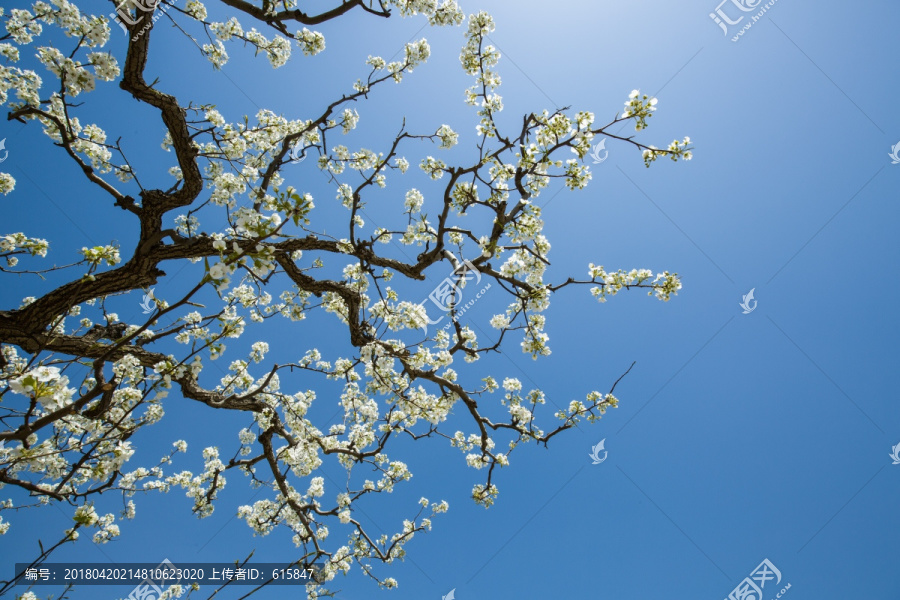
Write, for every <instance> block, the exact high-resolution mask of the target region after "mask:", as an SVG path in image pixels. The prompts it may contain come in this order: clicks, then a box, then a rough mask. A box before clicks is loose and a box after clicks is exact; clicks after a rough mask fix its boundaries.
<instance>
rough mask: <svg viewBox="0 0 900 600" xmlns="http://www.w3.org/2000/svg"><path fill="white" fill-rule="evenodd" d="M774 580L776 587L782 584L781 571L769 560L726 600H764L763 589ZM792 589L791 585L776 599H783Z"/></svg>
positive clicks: (763, 562)
mask: <svg viewBox="0 0 900 600" xmlns="http://www.w3.org/2000/svg"><path fill="white" fill-rule="evenodd" d="M772 580H774V581H775V584H774V585H778V584H780V583H781V571H779V570H778V569H777V568H776V567H775V565H773V564H772V562H771V561H770V560H769V559H768V558H767V559H765V560H763V561H762V562H761V563H759V566H758V567H756V568H755V569H753V572H752V573H750V575H749V576H748V577H745V578H744V580H743V581H742V582H740V583H739V584H738V585H737V587H736V588H734V589H733V590H732V591H731V593H730V594H728V598H726V599H725V600H763V589H764V588H765V587H766V583H768V582H769V581H772ZM790 588H791V584H790V583H789V584H787V585H786V586H784V587H783V588H782V589H781V591H780V592H779V593H778V594H777V595H776V596H775V597H776V598H781V596H783V595H784V593H785V592H786V591H787V590H789V589H790ZM770 589H771V586H770Z"/></svg>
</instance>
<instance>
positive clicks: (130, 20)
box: [109, 0, 166, 41]
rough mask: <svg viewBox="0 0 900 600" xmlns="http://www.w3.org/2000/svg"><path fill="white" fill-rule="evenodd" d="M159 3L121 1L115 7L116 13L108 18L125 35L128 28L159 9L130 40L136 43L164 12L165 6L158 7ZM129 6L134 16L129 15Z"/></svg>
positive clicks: (157, 1) (150, 0)
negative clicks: (116, 24)
mask: <svg viewBox="0 0 900 600" xmlns="http://www.w3.org/2000/svg"><path fill="white" fill-rule="evenodd" d="M161 3H162V0H122V2H120V3H119V4H118V5H117V6H116V11H115V12H111V13H109V16H110V17H111V18H112V21H113V22H115V23H118V24H119V27H121V28H122V31H124V32H125V33H126V34H127V33H128V27H129V26H133V25H136V24H138V23H140V22H141V21H143V20H144V17H146V16H147V15H149V14H150V13H152V12H153V11H154V10H156V8H157V7H159V13H157V14H155V15H153V18H152V19H150V20H149V21H148V22H147V23H146V24H145V25H144V27H143V28H142V29H141V30H140V31H139V32H138V33H137V34H135V36H134V37H133V38H131V40H132V41H137V39H138V38H139V37H141V35H143V33H144V32H145V31H147V30H148V29H150V26H151V25H152V24H153V23H155V22H156V20H157V19H159V17H160V15H162V14H164V13H165V12H166V7H165V5H163V6H160V4H161ZM131 6H134V9H135V10H134V15H132V14H131ZM126 23H127V25H126Z"/></svg>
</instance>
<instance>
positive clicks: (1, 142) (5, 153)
mask: <svg viewBox="0 0 900 600" xmlns="http://www.w3.org/2000/svg"><path fill="white" fill-rule="evenodd" d="M897 147H898V148H900V144H897ZM0 150H3V158H0V163H2V162H3V161H4V160H6V157H7V156H9V150H7V149H6V138H3V139H2V140H0Z"/></svg>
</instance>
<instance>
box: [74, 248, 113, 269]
mask: <svg viewBox="0 0 900 600" xmlns="http://www.w3.org/2000/svg"><path fill="white" fill-rule="evenodd" d="M81 254H82V255H83V256H84V259H85V260H86V261H87V262H88V263H89V264H90V265H91V266H99V265H100V263H102V262H103V261H106V264H107V265H109V266H113V265H117V264H119V263H120V262H122V257H121V256H119V248H118V247H116V246H94V247H93V248H87V247H85V248H82V249H81Z"/></svg>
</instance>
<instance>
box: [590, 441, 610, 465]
mask: <svg viewBox="0 0 900 600" xmlns="http://www.w3.org/2000/svg"><path fill="white" fill-rule="evenodd" d="M604 442H606V438H603V439H602V440H600V443H599V444H597V445H596V446H594V447H592V448H591V453H590V454H589V455H588V456H590V457H591V460H593V461H594V462H592V463H591V464H592V465H599V464H600V463H602V462H603V461H604V460H606V457H607V455H608V454H609V452H608V451H607V450H605V449H604V448H603V444H604ZM601 450H603V458H600V451H601Z"/></svg>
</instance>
